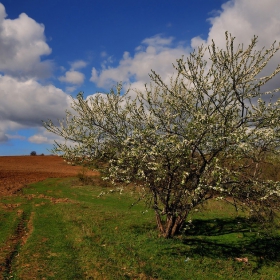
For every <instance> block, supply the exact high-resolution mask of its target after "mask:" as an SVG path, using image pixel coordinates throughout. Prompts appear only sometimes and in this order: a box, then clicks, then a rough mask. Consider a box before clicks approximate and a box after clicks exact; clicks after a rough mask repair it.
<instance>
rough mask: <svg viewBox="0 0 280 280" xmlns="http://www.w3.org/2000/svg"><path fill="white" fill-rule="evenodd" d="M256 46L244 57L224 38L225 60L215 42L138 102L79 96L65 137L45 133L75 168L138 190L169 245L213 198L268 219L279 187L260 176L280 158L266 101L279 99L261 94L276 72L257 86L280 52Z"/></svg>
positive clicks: (274, 110)
mask: <svg viewBox="0 0 280 280" xmlns="http://www.w3.org/2000/svg"><path fill="white" fill-rule="evenodd" d="M256 43H257V37H254V38H253V39H252V41H251V43H250V45H249V46H248V48H247V49H243V46H240V45H239V46H237V47H236V49H235V48H234V38H233V37H232V36H228V34H227V33H226V48H225V50H222V49H218V48H217V47H216V45H215V43H214V42H213V43H212V45H211V46H209V47H207V48H205V47H203V46H201V47H199V48H198V49H197V50H195V51H194V52H193V53H191V54H190V56H189V57H187V58H186V60H185V61H184V59H183V58H182V59H179V60H177V66H176V67H175V69H176V70H177V75H176V76H174V77H173V78H172V79H171V81H170V83H168V84H166V83H165V82H163V80H162V79H161V77H160V76H159V75H157V74H156V73H155V72H154V71H152V74H151V75H150V77H151V84H150V86H146V91H145V92H141V91H136V93H137V94H136V97H135V98H131V97H130V95H129V91H128V92H126V93H125V94H122V93H121V90H122V88H121V84H118V85H117V86H116V88H115V89H112V90H111V92H110V93H108V94H106V95H102V94H96V95H95V96H94V97H90V98H88V99H84V98H83V94H81V93H80V94H78V96H77V99H73V104H72V108H73V110H74V113H71V112H69V111H67V113H66V115H67V117H66V120H64V121H61V122H60V126H59V127H57V126H55V125H54V124H53V122H52V121H48V122H45V123H44V125H45V127H46V129H47V130H49V131H51V132H53V133H55V134H57V135H60V136H62V137H63V138H64V139H65V140H66V142H65V144H61V143H55V146H54V152H56V153H63V156H64V157H65V158H67V160H68V161H74V162H75V163H78V164H92V162H98V161H101V162H102V161H104V160H105V161H106V162H107V164H105V165H102V166H103V167H104V168H105V169H106V171H107V174H108V176H107V178H108V179H111V180H112V181H114V182H116V183H118V182H125V183H131V182H133V183H135V184H137V185H139V186H141V188H140V189H141V190H142V191H143V192H144V195H145V198H147V199H148V200H149V201H150V206H151V207H152V208H153V209H154V211H155V215H156V221H157V225H158V229H159V231H160V232H161V233H162V235H163V236H164V237H166V238H168V237H173V236H174V235H175V234H176V233H178V231H179V229H180V228H181V227H182V225H183V223H184V222H185V220H186V218H187V216H188V214H189V213H190V212H191V211H192V210H193V209H194V208H195V207H197V206H198V205H200V204H202V203H203V202H205V201H207V200H208V199H211V198H220V199H228V198H230V202H231V203H233V204H235V205H237V204H238V203H240V204H241V205H247V206H248V207H250V209H252V210H253V213H262V214H267V213H268V212H266V210H268V211H269V213H270V211H272V210H273V209H274V207H277V206H278V197H279V195H280V183H279V182H278V181H273V180H270V179H269V178H265V176H263V172H262V170H263V168H264V162H265V164H269V163H273V161H274V157H276V156H278V154H279V151H280V150H279V132H280V130H279V124H280V122H279V120H280V119H279V118H280V108H279V104H280V101H279V100H278V101H275V102H273V100H272V98H270V99H269V100H268V101H266V100H265V99H267V95H269V94H272V93H273V92H262V91H261V88H262V86H263V85H264V84H266V83H267V82H268V81H269V80H270V79H271V78H273V77H274V76H275V75H276V74H277V73H278V72H279V71H280V67H279V66H278V67H277V69H276V70H275V71H273V72H272V73H271V74H270V75H269V76H265V77H262V78H257V76H258V75H259V73H260V72H261V71H262V69H263V68H264V67H265V66H266V65H267V63H268V61H269V60H270V59H271V57H272V56H273V55H274V54H275V52H276V51H278V50H279V46H278V47H275V44H273V45H272V46H271V48H270V49H268V50H262V51H256V50H255V46H256ZM206 52H207V53H208V54H207V55H208V57H209V58H208V59H207V58H205V57H206V55H205V54H206ZM209 62H210V63H209ZM276 91H278V89H277V90H274V92H276ZM263 211H264V212H263Z"/></svg>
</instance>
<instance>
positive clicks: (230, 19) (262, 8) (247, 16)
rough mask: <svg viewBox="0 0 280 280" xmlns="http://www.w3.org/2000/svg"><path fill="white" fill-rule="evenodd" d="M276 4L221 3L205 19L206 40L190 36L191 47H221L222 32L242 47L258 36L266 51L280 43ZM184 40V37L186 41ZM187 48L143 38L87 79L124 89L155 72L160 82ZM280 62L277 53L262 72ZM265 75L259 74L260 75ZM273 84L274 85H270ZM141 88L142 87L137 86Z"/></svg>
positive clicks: (278, 3) (279, 8)
mask: <svg viewBox="0 0 280 280" xmlns="http://www.w3.org/2000/svg"><path fill="white" fill-rule="evenodd" d="M279 11H280V1H279V0H267V1H256V0H231V1H228V2H227V3H225V4H223V5H222V7H221V11H218V12H217V11H216V13H215V16H213V17H212V18H210V19H209V21H210V23H211V24H212V26H211V28H210V30H209V34H208V36H207V39H206V40H203V39H202V38H201V37H199V36H198V37H194V38H193V39H192V41H191V47H192V48H195V47H197V46H200V45H201V44H202V43H203V44H204V45H209V44H211V40H212V39H214V41H215V43H216V45H217V46H219V47H221V48H224V46H225V31H229V32H230V33H231V34H232V35H233V36H235V37H236V41H235V42H236V44H239V43H244V47H246V46H247V45H248V44H249V43H250V41H251V39H252V37H253V35H258V36H259V42H258V47H260V48H262V47H263V46H266V47H267V48H268V47H270V45H271V44H272V43H273V42H274V41H275V40H276V41H278V42H279V41H280V13H279ZM186 39H187V38H186ZM189 52H190V48H188V47H186V46H184V45H182V44H180V43H178V44H175V43H174V39H173V38H172V37H168V38H165V37H163V36H161V35H156V36H154V37H151V38H146V39H144V40H143V41H142V43H141V45H140V46H138V47H137V48H136V49H135V53H134V54H130V53H128V52H124V54H123V57H122V59H121V60H120V61H119V63H118V65H117V66H116V67H112V66H111V65H109V63H107V62H106V61H105V63H102V65H101V69H97V68H95V67H94V68H92V73H91V78H90V80H91V81H92V82H94V83H96V84H97V85H98V86H99V87H104V88H110V87H112V85H114V84H116V83H117V82H120V81H122V82H123V83H124V84H125V85H126V86H128V85H129V84H131V87H132V88H133V87H139V85H142V84H144V83H147V82H149V77H148V74H149V73H150V72H151V69H153V70H155V71H156V72H157V73H158V74H159V75H160V76H161V77H162V79H163V80H164V81H168V79H169V77H170V76H171V75H172V74H173V73H174V72H175V71H174V69H173V67H172V63H175V64H176V59H178V58H181V57H182V55H184V56H188V54H189ZM279 61H280V52H279V54H278V53H277V54H276V55H275V57H274V58H273V60H272V61H271V63H270V64H269V65H268V67H267V68H266V73H267V72H270V71H272V70H273V69H275V68H276V66H277V64H278V63H279ZM266 73H263V74H264V75H265V74H266ZM273 83H274V84H273ZM270 86H272V87H278V86H279V82H278V81H277V80H276V79H274V80H273V81H272V82H271V83H270ZM141 87H142V86H141Z"/></svg>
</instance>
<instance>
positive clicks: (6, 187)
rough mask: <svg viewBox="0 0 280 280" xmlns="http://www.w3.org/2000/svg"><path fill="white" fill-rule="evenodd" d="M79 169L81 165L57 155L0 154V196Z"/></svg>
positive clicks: (92, 173)
mask: <svg viewBox="0 0 280 280" xmlns="http://www.w3.org/2000/svg"><path fill="white" fill-rule="evenodd" d="M81 171H82V167H80V166H71V165H68V164H67V163H66V162H64V161H63V159H62V158H61V157H58V156H2V157H1V156H0V197H1V196H3V195H9V194H12V193H15V192H16V191H18V190H19V189H21V188H22V187H24V186H25V185H27V184H30V183H35V182H38V181H42V180H45V179H47V178H60V177H74V176H76V175H77V174H78V173H79V172H81ZM96 174H97V173H96V172H93V171H91V172H89V173H87V175H96Z"/></svg>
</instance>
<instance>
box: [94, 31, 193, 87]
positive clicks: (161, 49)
mask: <svg viewBox="0 0 280 280" xmlns="http://www.w3.org/2000/svg"><path fill="white" fill-rule="evenodd" d="M173 40H174V39H173V38H172V37H169V38H164V37H162V36H161V35H156V36H154V37H151V38H146V39H144V40H143V41H142V43H141V45H140V46H138V47H137V48H136V49H135V54H134V55H131V54H130V53H129V52H124V54H123V57H122V59H121V60H120V62H119V65H118V66H117V67H111V66H110V65H108V66H107V67H106V66H105V64H103V67H102V69H101V70H100V71H98V70H97V69H96V68H92V73H91V78H90V80H91V81H92V82H94V83H96V84H97V85H98V86H99V87H106V88H107V87H111V86H112V85H114V84H115V83H116V82H119V81H122V82H123V83H124V84H130V83H131V84H132V87H133V86H134V85H135V84H134V83H137V84H139V83H143V84H144V83H146V82H148V81H149V76H148V74H149V73H150V72H151V69H153V70H155V71H156V72H157V73H159V74H160V75H162V77H163V79H165V78H168V77H170V76H171V75H172V74H173V72H174V68H173V66H172V63H174V62H176V59H178V58H180V57H181V56H182V55H188V54H189V50H190V49H189V48H188V47H186V46H184V45H182V44H181V45H177V46H176V47H172V44H173Z"/></svg>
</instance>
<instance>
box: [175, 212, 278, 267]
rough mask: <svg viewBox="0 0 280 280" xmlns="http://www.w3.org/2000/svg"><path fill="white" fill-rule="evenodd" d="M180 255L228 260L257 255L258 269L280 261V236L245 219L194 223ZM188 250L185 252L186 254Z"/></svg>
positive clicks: (184, 239) (186, 234) (198, 220)
mask: <svg viewBox="0 0 280 280" xmlns="http://www.w3.org/2000/svg"><path fill="white" fill-rule="evenodd" d="M182 242H183V244H184V245H186V246H187V248H185V249H183V250H182V251H181V252H180V254H183V253H184V254H187V255H188V256H201V257H210V258H213V259H215V258H216V259H218V258H219V259H228V258H236V257H245V256H251V257H252V256H254V257H255V258H256V260H257V268H256V269H258V268H260V267H261V266H262V265H269V264H272V263H273V262H276V261H280V236H279V235H278V236H276V235H275V232H274V234H273V230H269V229H268V228H266V229H264V228H261V226H260V225H259V224H257V223H256V222H255V221H254V220H250V219H246V218H240V217H238V218H233V219H209V220H200V219H197V220H194V221H193V222H192V224H191V225H190V228H189V229H188V230H186V232H185V238H183V240H182ZM183 251H185V252H183Z"/></svg>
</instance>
